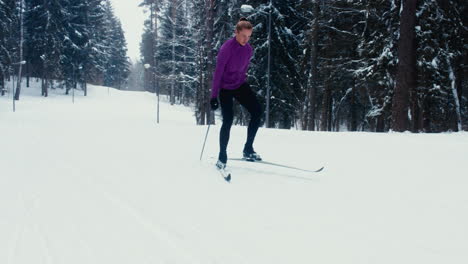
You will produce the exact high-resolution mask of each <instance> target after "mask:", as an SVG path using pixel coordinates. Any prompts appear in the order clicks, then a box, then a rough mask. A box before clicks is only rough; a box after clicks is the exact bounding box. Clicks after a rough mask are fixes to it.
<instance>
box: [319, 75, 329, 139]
mask: <svg viewBox="0 0 468 264" xmlns="http://www.w3.org/2000/svg"><path fill="white" fill-rule="evenodd" d="M330 109H331V86H330V83H329V81H328V80H327V81H325V91H324V94H323V100H322V117H321V123H320V130H321V131H330V129H329V128H330V125H331V124H329V121H330V115H331V112H330Z"/></svg>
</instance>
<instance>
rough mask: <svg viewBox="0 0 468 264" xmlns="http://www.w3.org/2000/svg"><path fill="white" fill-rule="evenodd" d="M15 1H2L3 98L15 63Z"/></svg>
mask: <svg viewBox="0 0 468 264" xmlns="http://www.w3.org/2000/svg"><path fill="white" fill-rule="evenodd" d="M15 10H16V1H15V0H0V94H1V95H2V96H3V95H5V92H6V87H5V78H6V77H7V76H8V78H10V77H9V76H10V71H11V69H12V68H11V67H12V65H11V63H13V58H12V57H13V56H14V54H13V50H14V47H13V46H12V45H13V43H14V42H12V40H13V36H14V32H17V30H13V29H14V28H16V27H15V25H16V23H15V22H16V21H18V16H17V12H15Z"/></svg>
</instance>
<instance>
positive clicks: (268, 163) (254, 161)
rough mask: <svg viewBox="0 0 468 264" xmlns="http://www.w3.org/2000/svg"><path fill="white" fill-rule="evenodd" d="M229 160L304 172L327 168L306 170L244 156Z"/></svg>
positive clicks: (319, 170) (315, 171)
mask: <svg viewBox="0 0 468 264" xmlns="http://www.w3.org/2000/svg"><path fill="white" fill-rule="evenodd" d="M229 160H235V161H247V162H252V163H261V164H265V165H270V166H275V167H281V168H286V169H292V170H298V171H304V172H312V173H317V172H321V171H322V170H323V169H324V168H325V167H321V168H320V169H317V170H306V169H301V168H297V167H293V166H288V165H283V164H279V163H273V162H268V161H263V160H251V159H244V158H242V159H239V158H233V159H229Z"/></svg>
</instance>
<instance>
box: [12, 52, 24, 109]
mask: <svg viewBox="0 0 468 264" xmlns="http://www.w3.org/2000/svg"><path fill="white" fill-rule="evenodd" d="M24 64H26V61H24V60H23V61H20V62H15V63H12V65H24ZM13 73H14V70H13ZM20 79H21V75H19V76H18V82H19V85H21V80H20ZM11 83H12V89H11V90H12V93H13V96H12V97H13V112H15V111H16V105H15V93H16V90H15V84H14V82H13V78H12V80H11Z"/></svg>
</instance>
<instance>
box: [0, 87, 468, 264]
mask: <svg viewBox="0 0 468 264" xmlns="http://www.w3.org/2000/svg"><path fill="white" fill-rule="evenodd" d="M37 86H38V83H36V82H35V81H34V82H33V87H32V88H23V90H22V96H21V100H20V101H18V102H17V105H16V107H17V109H16V112H15V113H13V112H12V109H11V94H9V95H8V94H7V95H6V96H4V97H0V135H1V136H2V137H1V139H0V263H6V264H20V263H25V264H30V263H35V264H40V263H47V264H50V263H54V264H55V263H66V264H73V263H77V264H83V263H92V264H95V263H96V264H97V263H99V264H102V263H112V264H120V263H122V264H140V263H236V264H238V263H321V264H326V263H338V264H342V263H347V264H350V263H356V264H362V263H369V264H371V263H372V264H375V263H388V264H394V263H400V264H401V263H408V264H410V263H411V264H414V263H425V264H429V263H438V264H441V263H451V264H457V263H460V264H462V263H468V224H467V223H468V192H467V190H468V162H467V161H468V160H467V157H468V134H467V133H444V134H410V133H381V134H378V133H347V132H341V133H325V132H304V131H294V130H276V129H264V128H260V130H259V133H258V137H257V140H256V143H255V149H256V150H257V152H258V153H259V154H261V155H262V156H263V158H264V160H267V161H271V162H277V163H284V164H286V165H290V166H296V167H301V168H305V169H316V168H319V167H321V166H325V169H324V171H322V172H321V173H316V174H313V173H305V172H300V171H294V170H290V169H284V168H275V167H271V166H268V165H262V164H252V163H247V162H241V161H230V162H229V163H228V166H229V167H230V169H231V172H232V182H231V183H227V182H225V181H224V180H223V179H222V177H221V176H220V174H219V173H218V172H217V171H216V169H215V168H214V163H215V158H216V157H217V151H218V133H219V128H220V126H219V125H215V126H211V128H210V132H209V135H208V140H207V146H206V149H205V154H204V158H203V160H202V161H199V156H200V151H201V148H202V144H203V139H204V137H205V133H206V130H207V126H196V125H195V118H194V116H193V113H192V110H191V109H190V108H186V107H183V106H170V105H169V104H167V103H165V102H163V103H162V105H161V120H160V124H156V122H155V120H156V119H155V113H156V107H155V102H156V100H155V97H154V95H153V94H150V93H146V92H126V91H118V90H114V89H110V90H108V88H107V87H100V86H91V85H90V86H89V95H88V96H87V97H84V96H83V95H82V92H81V91H77V92H76V98H75V104H72V100H71V96H66V95H63V90H59V89H57V90H51V91H50V95H49V97H48V98H44V97H41V96H40V90H39V89H38V87H37ZM217 123H218V124H219V120H218V122H217ZM245 136H246V127H240V126H235V127H233V129H232V132H231V141H230V144H229V150H228V152H229V153H228V154H229V156H230V157H240V156H241V151H242V147H243V143H244V140H245Z"/></svg>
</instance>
